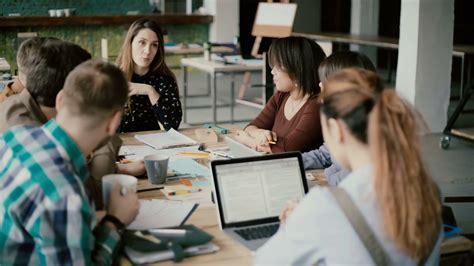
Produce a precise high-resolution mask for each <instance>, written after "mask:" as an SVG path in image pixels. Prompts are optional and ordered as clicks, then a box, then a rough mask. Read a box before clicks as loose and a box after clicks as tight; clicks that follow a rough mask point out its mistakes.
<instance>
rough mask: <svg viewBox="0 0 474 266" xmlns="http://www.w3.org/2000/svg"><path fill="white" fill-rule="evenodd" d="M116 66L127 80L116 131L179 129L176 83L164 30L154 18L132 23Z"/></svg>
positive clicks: (179, 104) (179, 103) (180, 116)
mask: <svg viewBox="0 0 474 266" xmlns="http://www.w3.org/2000/svg"><path fill="white" fill-rule="evenodd" d="M117 65H118V66H119V67H120V68H121V69H122V71H123V72H124V73H125V77H126V78H127V80H128V81H129V82H130V83H129V86H130V93H129V96H130V98H129V101H128V104H127V107H126V108H125V112H124V115H123V117H122V122H121V124H120V127H119V132H131V131H146V130H158V129H165V130H169V129H170V128H174V129H178V127H179V124H180V123H181V118H182V110H181V102H180V100H179V92H178V85H177V83H176V78H175V76H174V74H173V72H171V70H170V69H169V68H168V66H167V65H166V62H165V49H164V41H163V32H162V30H161V28H160V26H159V25H158V24H157V23H156V22H155V21H153V20H150V19H139V20H136V21H135V22H133V23H132V25H131V26H130V28H129V29H128V32H127V35H126V37H125V41H124V42H123V45H122V49H121V50H120V53H119V56H118V58H117Z"/></svg>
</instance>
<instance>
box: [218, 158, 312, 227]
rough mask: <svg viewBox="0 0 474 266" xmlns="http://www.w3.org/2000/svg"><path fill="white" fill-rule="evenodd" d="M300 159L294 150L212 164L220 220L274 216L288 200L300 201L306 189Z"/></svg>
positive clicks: (241, 220)
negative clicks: (284, 153)
mask: <svg viewBox="0 0 474 266" xmlns="http://www.w3.org/2000/svg"><path fill="white" fill-rule="evenodd" d="M300 160H301V159H300V154H299V153H293V154H286V155H283V154H280V156H276V155H270V156H261V157H254V158H251V159H249V158H241V159H233V160H230V161H227V163H223V164H216V165H213V175H214V181H215V186H216V194H217V196H218V201H219V202H218V204H219V210H220V216H221V221H222V223H223V224H224V225H225V224H229V223H232V224H234V223H242V222H247V221H252V220H260V219H265V218H276V217H278V215H279V214H280V212H281V210H282V209H283V208H284V206H285V205H286V202H287V201H288V200H300V199H301V198H302V197H303V196H304V195H305V192H307V185H306V179H305V176H304V171H303V170H302V165H301V161H300ZM232 161H234V162H232Z"/></svg>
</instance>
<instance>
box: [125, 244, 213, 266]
mask: <svg viewBox="0 0 474 266" xmlns="http://www.w3.org/2000/svg"><path fill="white" fill-rule="evenodd" d="M218 250H219V247H218V246H217V245H216V244H214V243H212V242H209V243H206V244H202V245H197V246H191V247H187V248H185V249H183V252H184V255H185V256H186V257H190V256H196V255H201V254H208V253H213V252H217V251H218ZM125 253H127V255H128V257H129V258H130V260H131V261H132V262H133V263H135V264H146V263H153V262H157V261H163V260H171V259H173V258H174V256H175V255H174V253H173V251H172V250H162V251H157V252H146V253H145V252H139V251H136V250H133V249H131V248H130V247H125Z"/></svg>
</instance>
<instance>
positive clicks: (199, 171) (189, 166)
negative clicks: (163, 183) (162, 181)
mask: <svg viewBox="0 0 474 266" xmlns="http://www.w3.org/2000/svg"><path fill="white" fill-rule="evenodd" d="M168 167H169V168H171V169H173V170H174V171H175V172H176V174H178V175H180V174H181V175H183V174H188V175H189V176H191V177H198V176H203V177H210V176H211V171H210V169H209V168H207V167H205V166H204V165H202V164H199V163H198V162H196V161H195V160H193V159H191V158H175V159H173V160H170V161H169V165H168ZM168 179H169V178H168Z"/></svg>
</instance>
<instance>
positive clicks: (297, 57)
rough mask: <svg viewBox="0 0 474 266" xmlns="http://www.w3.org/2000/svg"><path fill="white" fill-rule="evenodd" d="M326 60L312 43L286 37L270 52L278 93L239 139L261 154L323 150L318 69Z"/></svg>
mask: <svg viewBox="0 0 474 266" xmlns="http://www.w3.org/2000/svg"><path fill="white" fill-rule="evenodd" d="M325 57H326V55H325V54H324V52H323V50H322V49H321V47H320V46H319V45H318V44H317V43H316V42H314V41H313V40H310V39H307V38H303V37H286V38H281V39H277V40H275V41H273V43H272V45H271V46H270V50H269V52H268V60H269V63H270V66H271V67H272V75H273V82H274V83H275V87H276V90H277V92H276V93H275V94H274V95H273V96H272V97H271V98H270V100H269V101H268V103H267V104H266V106H265V108H264V109H263V110H262V112H260V114H259V115H258V116H257V117H256V118H255V119H254V120H253V121H252V122H250V124H249V125H248V126H247V127H246V128H245V129H244V131H240V132H238V133H237V136H236V138H237V139H238V140H239V141H240V142H242V143H244V144H246V145H247V146H249V147H252V148H254V149H256V150H258V151H263V152H267V153H278V152H285V151H301V152H306V151H310V150H314V149H316V148H318V147H319V146H321V144H322V143H323V137H322V134H321V127H320V124H319V93H320V88H319V77H318V66H319V64H320V63H321V61H323V59H324V58H325Z"/></svg>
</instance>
